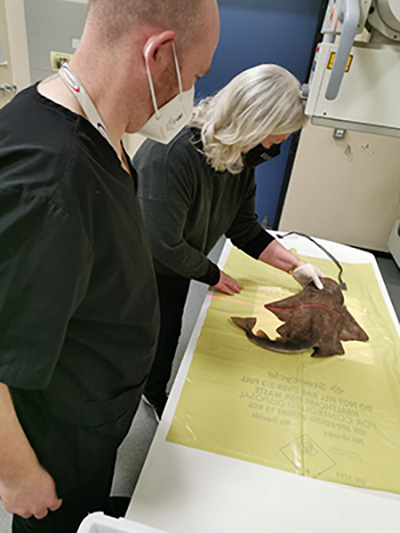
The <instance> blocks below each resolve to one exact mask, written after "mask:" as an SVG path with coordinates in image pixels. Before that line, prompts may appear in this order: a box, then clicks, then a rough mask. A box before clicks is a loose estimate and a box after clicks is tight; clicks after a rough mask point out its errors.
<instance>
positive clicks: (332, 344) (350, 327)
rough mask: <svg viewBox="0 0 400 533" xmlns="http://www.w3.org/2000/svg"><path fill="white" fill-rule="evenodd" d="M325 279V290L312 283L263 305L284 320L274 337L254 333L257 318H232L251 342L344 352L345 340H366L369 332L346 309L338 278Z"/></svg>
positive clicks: (283, 349) (284, 350) (277, 349)
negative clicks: (336, 279)
mask: <svg viewBox="0 0 400 533" xmlns="http://www.w3.org/2000/svg"><path fill="white" fill-rule="evenodd" d="M322 283H323V285H324V288H323V289H322V290H320V289H317V288H316V287H315V285H314V284H313V283H309V284H308V285H307V286H306V287H304V288H303V290H302V291H301V292H300V293H299V294H296V295H294V296H289V297H288V298H284V299H283V300H278V301H276V302H271V303H268V304H266V305H265V306H264V307H265V308H266V309H267V310H268V311H271V312H272V313H274V314H275V315H276V316H277V318H279V320H281V321H282V322H284V324H282V325H281V326H279V327H278V328H277V330H276V332H277V333H278V334H279V335H280V336H279V337H278V338H277V339H275V340H273V339H270V338H269V337H268V335H267V334H266V333H265V332H264V331H262V330H260V331H257V333H253V328H254V326H255V325H256V321H257V319H256V318H252V317H247V318H242V317H231V319H232V321H233V322H234V323H235V324H236V325H237V326H239V327H241V328H242V329H244V330H245V332H246V335H247V337H248V338H249V340H250V341H251V342H253V343H254V344H256V345H257V346H260V347H262V348H266V349H267V350H272V351H274V352H282V353H300V352H304V351H306V350H309V349H312V350H313V353H312V354H311V355H312V356H319V357H328V356H331V355H343V354H344V353H345V352H344V348H343V345H342V342H343V341H362V342H366V341H367V340H368V335H367V334H366V332H365V331H364V330H363V329H362V328H361V326H360V325H359V324H358V323H357V322H356V320H355V319H354V318H353V317H352V315H351V314H350V313H349V311H348V310H347V309H346V306H345V305H344V298H343V294H342V291H341V289H340V287H339V285H338V284H337V283H336V281H334V280H333V279H330V278H322Z"/></svg>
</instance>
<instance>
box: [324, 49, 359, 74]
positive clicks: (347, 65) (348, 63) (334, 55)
mask: <svg viewBox="0 0 400 533" xmlns="http://www.w3.org/2000/svg"><path fill="white" fill-rule="evenodd" d="M335 57H336V52H331V55H330V56H329V61H328V66H327V67H326V68H327V69H328V70H332V67H333V62H334V61H335ZM353 57H354V56H352V55H349V59H348V60H347V64H346V68H345V69H344V71H345V72H349V70H350V67H351V63H352V61H353Z"/></svg>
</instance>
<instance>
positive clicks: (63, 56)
mask: <svg viewBox="0 0 400 533" xmlns="http://www.w3.org/2000/svg"><path fill="white" fill-rule="evenodd" d="M71 57H72V54H68V53H66V52H50V65H51V70H52V71H53V72H58V71H59V70H60V68H61V67H62V66H63V65H64V63H66V62H67V61H69V60H70V59H71Z"/></svg>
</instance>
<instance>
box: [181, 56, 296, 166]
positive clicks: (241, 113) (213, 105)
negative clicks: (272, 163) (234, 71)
mask: <svg viewBox="0 0 400 533" xmlns="http://www.w3.org/2000/svg"><path fill="white" fill-rule="evenodd" d="M305 121H306V116H305V114H304V102H303V100H302V98H301V88H300V83H299V81H298V80H297V79H296V78H295V77H294V76H293V74H291V73H290V72H289V71H287V70H286V69H284V68H282V67H280V66H278V65H258V66H256V67H253V68H250V69H248V70H245V71H244V72H242V73H240V74H239V75H238V76H236V77H235V78H233V80H232V81H230V82H229V83H228V85H226V86H225V87H224V88H223V89H221V90H220V91H219V92H218V93H217V94H215V95H214V96H211V97H209V98H206V99H204V100H202V101H200V102H199V104H198V105H197V106H196V107H195V110H194V115H193V118H192V121H191V125H193V126H197V127H199V128H200V129H201V139H202V143H203V152H204V154H205V155H206V157H207V162H208V163H209V164H210V165H211V166H212V167H213V168H214V169H215V170H217V171H225V170H228V171H229V172H231V173H232V174H236V173H238V172H241V170H242V169H243V161H242V152H243V150H244V149H251V148H254V147H255V146H257V145H258V144H259V143H260V142H261V141H263V140H264V139H265V138H266V137H268V136H269V135H283V134H288V133H293V132H294V131H297V130H299V129H300V128H302V126H303V125H304V123H305Z"/></svg>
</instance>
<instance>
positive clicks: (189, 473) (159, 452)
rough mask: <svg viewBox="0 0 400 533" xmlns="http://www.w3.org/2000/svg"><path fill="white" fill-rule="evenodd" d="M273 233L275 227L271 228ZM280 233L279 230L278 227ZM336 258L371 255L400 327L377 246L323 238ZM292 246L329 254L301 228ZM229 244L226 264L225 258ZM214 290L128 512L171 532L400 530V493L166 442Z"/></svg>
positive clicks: (360, 260)
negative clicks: (371, 249) (368, 247)
mask: <svg viewBox="0 0 400 533" xmlns="http://www.w3.org/2000/svg"><path fill="white" fill-rule="evenodd" d="M272 233H273V234H274V232H272ZM279 233H281V232H279ZM317 240H318V242H320V243H322V244H323V245H324V246H326V247H327V248H328V250H329V251H330V252H331V253H333V254H334V255H335V256H336V257H337V259H338V260H340V261H345V262H349V263H351V262H354V263H363V262H365V263H372V265H373V268H374V271H375V273H376V276H377V279H378V283H379V285H380V288H381V291H382V294H383V297H384V299H385V302H386V304H387V307H388V310H389V312H390V314H391V316H392V318H393V321H394V323H395V325H396V328H397V331H398V332H399V335H400V328H399V324H398V320H397V317H396V314H395V312H394V309H393V306H392V304H391V301H390V298H389V296H388V294H387V291H386V288H385V285H384V283H383V280H382V277H381V274H380V272H379V269H378V266H377V264H376V261H375V258H374V256H373V255H372V254H370V253H368V252H364V251H360V250H357V249H354V248H351V247H348V246H344V245H340V244H337V243H332V242H329V241H324V240H321V239H317ZM281 242H282V244H283V245H284V246H286V247H287V248H292V247H295V248H296V249H297V250H298V252H299V253H302V254H305V255H308V256H312V257H325V255H324V254H323V253H322V252H321V251H320V250H319V249H318V248H317V247H316V246H315V245H314V244H313V243H310V242H308V241H307V240H305V239H302V238H300V237H297V236H289V237H287V238H285V239H284V240H282V241H281ZM230 246H231V245H230V243H229V242H228V243H227V245H226V246H225V248H224V250H223V252H222V255H221V259H220V262H219V264H220V266H223V264H224V263H225V261H226V258H227V256H228V254H229V250H230ZM209 301H210V298H206V301H205V303H204V305H203V308H202V310H201V313H200V316H199V319H198V322H197V324H196V327H195V330H194V332H193V335H192V338H191V341H190V343H189V346H188V348H187V351H186V354H185V356H184V358H183V361H182V364H181V367H180V370H179V373H178V376H177V378H176V380H175V383H174V386H173V388H172V391H171V394H170V398H169V401H168V404H167V407H166V410H165V412H164V415H163V419H162V421H161V423H160V425H159V427H158V430H157V432H156V435H155V438H154V441H153V443H152V446H151V448H150V451H149V454H148V457H147V460H146V462H145V465H144V468H143V471H142V473H141V476H140V479H139V481H138V484H137V487H136V490H135V492H134V494H133V497H132V500H131V504H130V507H129V509H128V512H127V515H126V518H127V519H128V521H129V520H136V521H137V522H141V523H144V524H147V525H148V526H152V527H156V528H159V529H161V530H164V531H167V532H171V533H189V532H190V533H205V532H207V533H213V532H215V533H216V532H218V533H222V532H224V533H225V532H229V533H236V532H237V533H239V532H240V533H243V532H244V531H246V532H251V533H258V532H260V533H261V532H262V533H266V532H268V533H275V532H276V533H278V532H279V533H289V532H293V531H294V530H297V531H307V532H308V533H314V532H315V533H317V532H318V533H321V532H324V533H337V532H338V531H340V532H341V533H347V532H348V533H350V532H351V533H355V532H358V531H362V532H363V533H377V532H379V533H395V532H396V533H397V532H398V531H399V528H400V526H399V518H400V495H397V494H391V493H387V492H379V491H369V490H366V489H358V488H355V487H351V486H345V485H340V484H336V483H330V482H327V481H320V480H316V479H310V478H306V477H302V476H299V475H296V474H291V473H288V472H284V471H280V470H276V469H273V468H269V467H265V466H259V465H257V464H252V463H248V462H245V461H240V460H237V459H232V458H230V457H225V456H222V455H216V454H213V453H209V452H205V451H201V450H197V449H193V448H189V447H185V446H181V445H177V444H174V443H171V442H167V440H166V436H167V433H168V431H169V428H170V425H171V423H172V420H173V416H174V412H175V409H176V406H177V403H178V400H179V397H180V393H181V390H182V387H183V384H184V381H185V377H186V374H187V372H188V369H189V366H190V362H191V358H192V356H193V353H194V349H195V346H196V343H197V339H198V337H199V335H200V332H201V327H202V324H203V322H204V319H205V316H206V313H207V307H208V305H209Z"/></svg>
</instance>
